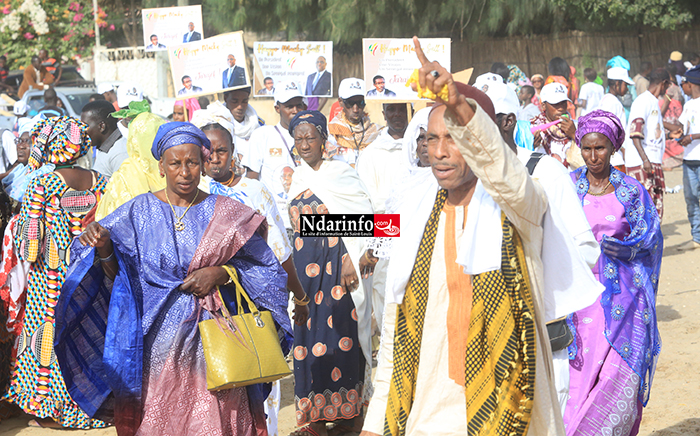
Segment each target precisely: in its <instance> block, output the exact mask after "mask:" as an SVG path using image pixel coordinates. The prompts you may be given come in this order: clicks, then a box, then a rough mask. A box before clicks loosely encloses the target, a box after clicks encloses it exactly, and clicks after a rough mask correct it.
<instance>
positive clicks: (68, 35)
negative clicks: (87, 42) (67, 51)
mask: <svg viewBox="0 0 700 436" xmlns="http://www.w3.org/2000/svg"><path fill="white" fill-rule="evenodd" d="M70 37H71V34H70V33H69V34H67V35H66V36H64V37H63V40H64V41H69V40H70Z"/></svg>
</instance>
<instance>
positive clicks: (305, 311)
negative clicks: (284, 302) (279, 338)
mask: <svg viewBox="0 0 700 436" xmlns="http://www.w3.org/2000/svg"><path fill="white" fill-rule="evenodd" d="M307 319H309V306H308V305H303V306H300V305H298V304H294V324H296V325H304V323H305V322H306V320H307Z"/></svg>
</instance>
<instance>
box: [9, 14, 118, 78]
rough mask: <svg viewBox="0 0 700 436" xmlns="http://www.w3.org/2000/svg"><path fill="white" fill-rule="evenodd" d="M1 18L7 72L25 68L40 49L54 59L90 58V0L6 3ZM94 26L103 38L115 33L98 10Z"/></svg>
mask: <svg viewBox="0 0 700 436" xmlns="http://www.w3.org/2000/svg"><path fill="white" fill-rule="evenodd" d="M1 16H2V18H0V47H2V49H3V51H4V54H5V55H6V56H7V58H8V61H9V66H10V68H19V67H23V66H26V65H28V64H29V62H30V59H31V57H32V56H33V55H36V54H38V52H39V49H41V48H45V49H47V50H48V51H49V53H50V55H51V56H53V57H56V58H58V57H64V58H67V59H73V60H75V59H77V58H79V57H82V56H88V55H90V54H92V47H93V46H94V41H95V40H94V38H95V30H94V23H95V22H94V12H93V8H92V2H91V1H90V0H74V1H68V2H66V1H61V0H43V1H41V2H39V0H5V2H4V7H3V9H2V15H1ZM97 23H98V25H99V27H100V29H101V31H102V32H104V33H105V34H109V33H110V32H113V31H114V30H115V26H114V24H112V23H110V22H109V16H108V14H107V13H106V12H105V11H104V10H102V9H101V8H98V11H97Z"/></svg>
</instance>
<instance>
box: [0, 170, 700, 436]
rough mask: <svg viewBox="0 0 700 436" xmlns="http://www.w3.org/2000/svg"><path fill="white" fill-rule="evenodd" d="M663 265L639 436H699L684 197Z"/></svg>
mask: <svg viewBox="0 0 700 436" xmlns="http://www.w3.org/2000/svg"><path fill="white" fill-rule="evenodd" d="M682 178H683V174H682V171H681V170H680V169H676V170H674V171H669V172H666V185H667V186H669V187H674V186H676V185H679V184H682ZM664 204H665V208H666V209H665V212H664V214H665V216H664V221H663V227H662V230H663V234H664V240H665V247H664V260H663V266H662V270H661V278H660V283H659V296H658V300H657V306H656V308H657V313H658V319H659V328H660V330H661V339H662V341H663V348H662V351H661V356H660V358H659V363H658V366H657V368H656V375H655V377H654V383H653V385H652V391H651V399H650V401H649V404H648V405H647V407H646V408H645V409H644V416H643V418H642V424H641V429H640V432H639V435H640V436H700V346H698V342H700V317H698V314H699V313H700V282H699V280H700V249H698V250H693V247H692V243H691V242H690V241H691V237H690V226H689V224H688V219H687V217H686V211H685V200H684V199H683V192H682V191H681V192H680V193H678V194H667V195H666V198H665V202H664ZM282 396H283V398H282V410H281V414H280V421H279V430H280V433H279V434H280V435H281V436H282V435H288V434H289V432H291V431H292V430H293V429H294V404H293V397H294V393H293V385H292V380H291V378H288V379H285V380H283V384H282ZM28 420H29V418H28V417H23V418H15V419H11V420H8V421H4V422H2V423H0V435H3V436H4V435H7V436H15V435H17V436H48V435H56V436H57V435H60V434H65V432H63V433H62V431H60V430H48V429H39V428H28V427H27V421H28ZM69 434H71V435H76V436H77V435H87V436H103V435H104V436H106V435H110V436H112V435H116V431H115V430H114V429H105V430H89V431H82V430H76V431H71V432H70V433H69Z"/></svg>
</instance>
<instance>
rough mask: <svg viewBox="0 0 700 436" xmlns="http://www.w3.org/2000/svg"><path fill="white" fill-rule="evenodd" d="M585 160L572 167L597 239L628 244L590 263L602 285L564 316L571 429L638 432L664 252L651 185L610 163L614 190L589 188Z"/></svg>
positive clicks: (583, 435)
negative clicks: (568, 334) (597, 192)
mask: <svg viewBox="0 0 700 436" xmlns="http://www.w3.org/2000/svg"><path fill="white" fill-rule="evenodd" d="M586 172H587V168H586V167H582V168H579V169H578V170H576V171H575V172H573V173H571V177H572V180H574V183H575V184H576V187H577V194H578V196H579V199H580V200H581V204H582V206H583V211H584V212H585V214H586V218H588V222H589V223H590V225H591V229H592V230H593V234H594V235H595V237H596V240H597V241H598V242H602V241H603V240H606V241H607V242H608V243H610V244H613V245H616V246H617V247H618V248H620V249H625V248H627V249H629V250H630V254H629V255H625V256H624V257H625V259H622V260H621V259H618V258H613V257H610V256H608V255H607V254H606V253H605V252H604V251H603V252H602V253H601V256H600V258H599V259H598V263H597V264H596V266H595V267H594V268H593V273H594V275H595V277H596V278H597V279H598V281H600V282H601V283H602V284H603V285H604V286H605V290H604V291H603V293H602V294H601V296H600V297H599V298H598V300H597V301H596V302H595V303H594V304H592V305H591V306H589V307H587V308H585V309H582V310H579V311H576V312H574V313H573V314H572V315H570V316H569V317H568V318H567V322H568V324H569V327H570V329H571V331H572V333H573V334H574V337H575V340H574V342H573V343H572V344H571V345H570V346H569V349H568V352H569V380H570V381H569V395H570V398H569V400H568V401H567V404H566V409H565V411H564V426H565V427H566V435H567V436H597V435H601V434H602V435H616V436H635V435H637V434H638V432H639V424H640V422H641V419H642V412H643V406H644V405H646V404H647V401H648V400H649V393H650V391H651V385H652V380H653V376H654V372H655V368H656V361H657V359H658V355H659V353H660V351H661V339H660V337H659V331H658V327H657V322H656V293H657V291H658V277H659V270H660V268H661V257H662V252H663V236H662V235H661V230H660V225H659V217H658V215H657V213H656V208H655V207H654V204H653V202H652V199H651V197H650V196H649V194H648V193H647V191H646V189H644V187H643V186H642V185H640V184H639V182H637V180H635V179H634V178H632V177H630V176H625V175H624V174H623V173H621V172H620V171H618V170H617V169H614V168H611V171H610V182H611V183H612V184H613V186H614V187H615V192H612V193H609V194H606V195H602V196H594V195H590V194H589V193H588V190H589V186H590V185H589V182H588V179H587V177H586Z"/></svg>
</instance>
